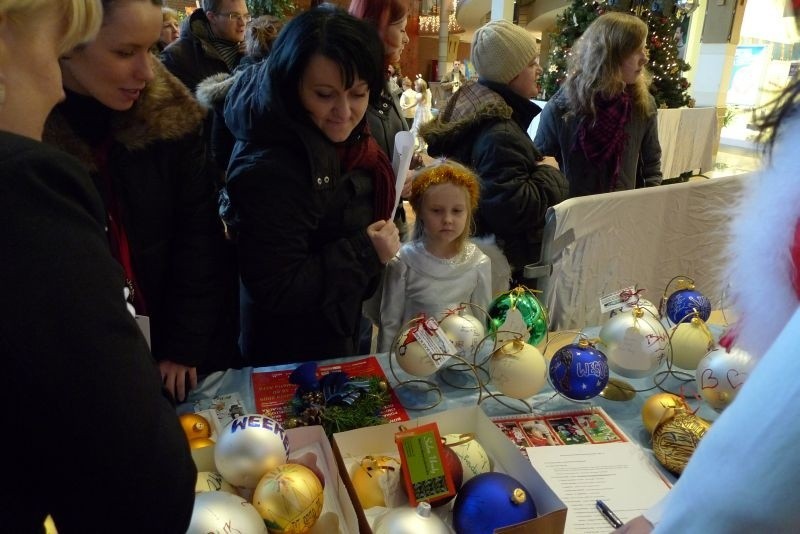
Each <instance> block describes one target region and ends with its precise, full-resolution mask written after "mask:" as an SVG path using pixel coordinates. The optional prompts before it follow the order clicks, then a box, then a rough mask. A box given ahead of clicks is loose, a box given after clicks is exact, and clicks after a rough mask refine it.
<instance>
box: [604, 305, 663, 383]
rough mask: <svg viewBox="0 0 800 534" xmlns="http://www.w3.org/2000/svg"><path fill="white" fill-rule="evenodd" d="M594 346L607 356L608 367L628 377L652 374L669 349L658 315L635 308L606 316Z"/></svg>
mask: <svg viewBox="0 0 800 534" xmlns="http://www.w3.org/2000/svg"><path fill="white" fill-rule="evenodd" d="M600 340H601V343H598V346H597V348H598V349H599V350H600V351H602V352H603V354H605V355H606V356H607V357H608V367H609V368H610V369H611V370H612V371H614V372H615V373H617V374H620V375H622V376H626V377H628V378H642V377H645V376H649V375H651V374H653V373H654V372H655V371H656V370H657V369H658V368H659V367H660V366H661V364H662V363H663V362H664V360H665V358H666V357H667V355H668V352H669V335H668V334H667V331H666V329H665V328H664V326H663V325H662V324H661V322H660V321H659V319H658V318H657V317H654V316H652V315H651V314H649V313H647V312H646V311H645V310H643V309H640V308H634V309H633V310H631V311H629V312H623V313H619V314H617V315H615V316H614V317H612V318H611V319H609V320H608V321H607V322H606V324H604V325H603V328H601V329H600Z"/></svg>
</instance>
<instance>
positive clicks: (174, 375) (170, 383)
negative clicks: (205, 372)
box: [158, 360, 197, 402]
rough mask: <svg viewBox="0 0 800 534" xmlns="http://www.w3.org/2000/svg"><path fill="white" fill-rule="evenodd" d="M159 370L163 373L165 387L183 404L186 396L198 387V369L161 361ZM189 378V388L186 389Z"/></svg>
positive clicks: (169, 361) (162, 378)
mask: <svg viewBox="0 0 800 534" xmlns="http://www.w3.org/2000/svg"><path fill="white" fill-rule="evenodd" d="M158 369H159V371H161V380H162V381H163V382H164V387H165V388H167V389H168V390H169V392H170V393H172V396H173V397H175V400H177V401H178V402H183V401H185V400H186V394H187V393H188V392H189V391H191V390H192V389H193V388H195V387H197V368H196V367H188V366H186V365H182V364H180V363H175V362H173V361H171V360H161V361H160V362H158ZM187 377H188V378H189V387H186V378H187Z"/></svg>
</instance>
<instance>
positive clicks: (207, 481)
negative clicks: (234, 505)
mask: <svg viewBox="0 0 800 534" xmlns="http://www.w3.org/2000/svg"><path fill="white" fill-rule="evenodd" d="M204 491H227V492H228V493H236V488H234V487H233V486H231V485H230V484H228V483H227V482H226V481H225V479H224V478H222V475H220V474H219V473H215V472H214V471H198V472H197V482H195V485H194V492H195V493H202V492H204Z"/></svg>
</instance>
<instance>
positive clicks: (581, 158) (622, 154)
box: [534, 12, 662, 197]
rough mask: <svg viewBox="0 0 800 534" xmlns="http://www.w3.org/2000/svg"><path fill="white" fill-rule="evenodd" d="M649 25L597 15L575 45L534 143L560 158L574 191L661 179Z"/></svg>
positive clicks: (604, 189) (630, 185) (622, 16)
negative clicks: (561, 82) (650, 69)
mask: <svg viewBox="0 0 800 534" xmlns="http://www.w3.org/2000/svg"><path fill="white" fill-rule="evenodd" d="M646 38H647V24H645V23H644V21H642V20H641V19H640V18H638V17H635V16H633V15H628V14H626V13H615V12H610V13H606V14H605V15H602V16H600V17H598V18H597V19H595V21H594V22H592V24H591V25H590V26H589V28H588V29H587V30H586V32H585V33H584V34H583V35H582V36H581V37H580V38H579V39H578V41H577V42H576V44H575V46H574V47H573V49H572V59H571V61H570V63H569V66H568V74H567V79H566V80H565V82H564V85H563V86H562V87H561V89H559V90H558V91H557V92H556V94H555V95H553V98H552V99H551V100H550V101H549V102H548V104H547V106H545V108H544V110H543V111H542V115H541V119H540V122H539V128H538V130H537V131H536V139H535V140H534V143H535V144H536V148H537V149H539V151H541V152H542V153H543V154H544V155H545V156H553V157H555V158H556V160H557V161H558V164H559V166H560V168H561V170H562V171H563V172H564V174H565V175H566V176H567V180H568V181H569V186H570V196H571V197H572V196H581V195H591V194H594V193H607V192H610V191H620V190H625V189H634V188H636V187H643V186H653V185H659V184H660V183H661V179H662V176H661V145H660V144H659V142H658V128H657V122H656V121H657V115H656V107H655V100H654V99H653V97H652V96H651V95H650V92H649V90H648V87H649V83H650V77H649V75H648V73H647V69H646V68H645V65H647V61H648V58H647V49H646Z"/></svg>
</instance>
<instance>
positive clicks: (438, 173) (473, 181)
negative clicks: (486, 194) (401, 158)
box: [408, 159, 481, 249]
mask: <svg viewBox="0 0 800 534" xmlns="http://www.w3.org/2000/svg"><path fill="white" fill-rule="evenodd" d="M441 184H453V185H457V186H460V187H463V188H464V189H465V190H466V192H467V212H468V213H467V224H465V225H464V231H463V232H462V233H461V235H460V236H458V239H457V240H456V243H457V244H458V247H459V249H460V248H461V247H462V246H463V245H464V242H465V241H466V240H467V238H468V237H469V236H470V235H472V232H473V231H474V229H475V210H476V209H477V208H478V200H480V196H481V192H480V191H481V186H480V178H478V175H477V174H475V173H474V172H473V171H471V170H470V169H468V168H467V167H465V166H464V165H461V164H460V163H458V162H456V161H453V160H444V159H443V160H439V161H437V162H435V163H432V164H431V165H428V166H427V167H425V168H423V169H422V170H420V171H419V172H418V173H417V176H416V177H415V178H414V183H413V184H412V186H411V195H410V197H409V199H408V201H409V203H410V204H411V207H412V208H413V209H414V213H416V214H419V213H420V212H421V210H422V201H423V199H424V197H425V192H426V191H427V190H428V189H429V188H430V187H431V186H434V185H441ZM424 235H425V224H424V223H423V222H422V219H421V218H420V217H419V216H418V217H417V219H416V220H415V221H414V232H413V234H412V236H411V238H412V239H414V240H415V241H417V240H421V239H422V238H423V237H424Z"/></svg>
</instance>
